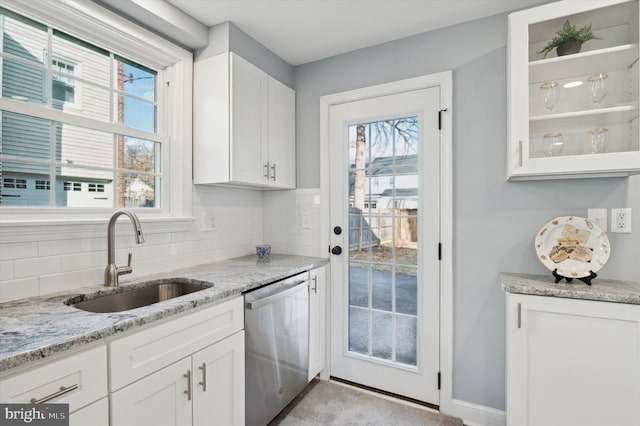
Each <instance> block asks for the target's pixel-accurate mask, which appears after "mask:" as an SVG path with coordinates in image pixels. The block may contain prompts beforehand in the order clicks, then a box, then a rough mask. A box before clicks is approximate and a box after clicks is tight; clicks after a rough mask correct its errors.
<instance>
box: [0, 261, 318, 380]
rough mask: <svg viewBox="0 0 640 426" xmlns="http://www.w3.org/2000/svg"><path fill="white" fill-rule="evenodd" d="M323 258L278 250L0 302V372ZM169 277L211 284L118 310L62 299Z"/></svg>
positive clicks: (274, 278) (259, 283)
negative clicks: (113, 284) (92, 307)
mask: <svg viewBox="0 0 640 426" xmlns="http://www.w3.org/2000/svg"><path fill="white" fill-rule="evenodd" d="M327 263H328V260H327V259H323V258H316V257H303V256H290V255H279V254H272V255H271V256H270V257H269V259H268V261H261V260H258V258H257V257H256V256H255V255H251V256H245V257H239V258H235V259H228V260H223V261H219V262H212V263H207V264H203V265H197V266H194V267H191V268H185V269H179V270H175V271H169V272H164V273H159V274H154V275H149V276H145V277H140V278H138V279H136V280H134V281H131V282H130V283H121V284H120V288H119V289H115V288H108V287H104V286H102V285H98V286H92V287H82V288H79V289H76V290H71V291H65V292H61V293H56V294H50V295H46V296H38V297H31V298H28V299H20V300H14V301H9V302H4V303H0V372H4V371H6V370H9V369H12V368H15V367H18V366H21V365H23V364H25V363H28V362H30V361H35V360H39V359H42V358H46V357H49V356H51V355H53V354H57V353H60V352H64V351H66V350H69V349H72V348H77V347H80V346H82V345H85V344H87V343H91V342H96V341H99V340H100V339H104V338H105V337H107V336H111V335H114V334H116V333H119V332H123V331H125V330H130V329H132V328H134V327H138V326H141V325H143V324H148V323H150V322H153V321H156V320H159V319H162V318H167V317H170V316H172V315H175V314H178V313H180V312H185V311H187V310H190V309H194V308H197V307H200V306H203V305H206V304H212V303H219V302H221V301H223V300H226V299H230V298H232V297H235V296H240V295H241V294H242V293H243V292H246V291H248V290H251V289H254V288H257V287H260V286H262V285H264V284H269V283H271V282H274V281H278V280H280V279H282V278H286V277H289V276H291V275H295V274H297V273H300V272H304V271H308V270H311V269H315V268H318V267H320V266H323V265H325V264H327ZM171 278H180V279H182V280H184V281H195V282H196V283H199V284H203V282H204V283H206V284H209V285H211V284H213V286H212V287H211V288H207V289H205V290H201V291H197V292H195V293H191V294H187V295H184V296H180V297H177V298H174V299H170V300H167V301H164V302H160V303H156V304H153V305H149V306H145V307H142V308H137V309H132V310H128V311H123V312H114V313H92V312H85V311H82V310H79V309H76V308H74V307H72V306H67V305H65V304H64V303H63V302H64V301H66V300H68V299H70V298H76V301H80V300H82V299H83V298H84V295H85V294H86V295H90V296H89V298H92V297H95V296H98V295H105V294H111V293H114V292H118V291H123V290H126V289H127V288H133V287H140V286H141V285H140V283H142V282H144V281H150V280H165V279H166V280H168V279H171Z"/></svg>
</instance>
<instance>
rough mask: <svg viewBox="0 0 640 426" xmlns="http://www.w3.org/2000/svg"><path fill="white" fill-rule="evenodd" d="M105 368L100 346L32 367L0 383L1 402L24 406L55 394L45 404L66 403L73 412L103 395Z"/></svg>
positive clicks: (104, 349)
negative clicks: (33, 400)
mask: <svg viewBox="0 0 640 426" xmlns="http://www.w3.org/2000/svg"><path fill="white" fill-rule="evenodd" d="M106 365H107V348H106V346H104V345H103V346H99V347H96V348H94V349H90V350H88V351H84V352H81V353H78V354H75V355H71V356H69V357H67V358H64V359H60V360H58V361H54V362H51V363H50V364H45V365H42V366H39V367H36V368H34V369H32V370H29V371H26V372H24V373H20V374H18V375H15V376H13V377H9V378H6V379H4V380H2V381H1V382H0V395H2V402H5V403H21V404H25V403H30V402H31V401H32V399H35V400H38V401H42V400H43V399H45V398H47V397H51V396H54V395H56V394H57V395H58V396H55V397H53V398H51V399H49V400H47V402H51V403H59V404H69V412H74V411H76V410H78V409H79V408H81V407H84V406H85V405H88V404H89V403H91V402H93V401H96V400H98V399H100V398H102V397H104V396H106V395H107V369H106ZM63 387H64V388H65V389H68V391H67V392H65V389H61V388H63ZM43 402H44V401H43Z"/></svg>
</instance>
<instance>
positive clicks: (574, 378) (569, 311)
mask: <svg viewBox="0 0 640 426" xmlns="http://www.w3.org/2000/svg"><path fill="white" fill-rule="evenodd" d="M638 401H640V305H626V304H619V303H608V302H594V301H586V300H575V299H561V298H552V297H541V296H526V295H512V294H507V417H508V424H509V425H512V426H516V425H517V426H538V425H581V426H588V425H593V426H596V425H598V426H599V425H605V424H607V425H640V404H638Z"/></svg>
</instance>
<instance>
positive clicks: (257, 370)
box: [244, 272, 309, 426]
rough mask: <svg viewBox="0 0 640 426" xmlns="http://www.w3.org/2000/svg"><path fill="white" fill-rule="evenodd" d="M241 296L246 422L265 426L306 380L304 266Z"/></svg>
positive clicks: (306, 283) (306, 287)
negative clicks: (297, 271) (290, 275)
mask: <svg viewBox="0 0 640 426" xmlns="http://www.w3.org/2000/svg"><path fill="white" fill-rule="evenodd" d="M244 298H245V299H244V300H245V310H244V329H245V422H246V424H247V426H265V425H266V424H267V423H269V422H270V421H271V420H272V419H273V418H274V417H275V416H276V415H277V414H278V413H279V412H280V411H281V410H282V409H283V408H284V407H286V406H287V404H289V403H290V402H291V401H292V400H293V399H294V398H295V397H296V396H297V395H298V394H299V393H300V392H301V391H302V390H303V389H304V388H305V386H306V385H307V376H308V372H309V272H304V273H302V274H298V275H294V276H292V277H289V278H286V279H284V280H282V281H277V282H275V283H273V284H269V285H267V286H264V287H261V288H259V289H256V290H253V291H250V292H247V293H245V295H244Z"/></svg>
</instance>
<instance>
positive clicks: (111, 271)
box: [104, 209, 144, 287]
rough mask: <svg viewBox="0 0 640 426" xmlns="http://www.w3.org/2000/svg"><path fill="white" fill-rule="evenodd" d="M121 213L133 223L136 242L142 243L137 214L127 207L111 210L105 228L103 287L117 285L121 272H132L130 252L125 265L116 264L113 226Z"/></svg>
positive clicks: (142, 237) (142, 238)
mask: <svg viewBox="0 0 640 426" xmlns="http://www.w3.org/2000/svg"><path fill="white" fill-rule="evenodd" d="M121 215H125V216H127V217H128V218H129V219H131V223H133V231H134V232H135V235H136V243H137V244H142V243H144V236H143V235H142V227H141V226H140V221H139V220H138V216H136V215H135V213H133V212H132V211H131V210H129V209H118V210H116V211H115V212H113V215H111V219H109V226H108V228H107V263H108V264H107V268H106V269H105V270H104V285H105V287H118V277H119V276H120V275H123V274H130V273H131V272H133V268H131V256H132V254H131V252H129V261H128V262H127V266H116V241H115V228H116V220H118V217H119V216H121Z"/></svg>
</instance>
